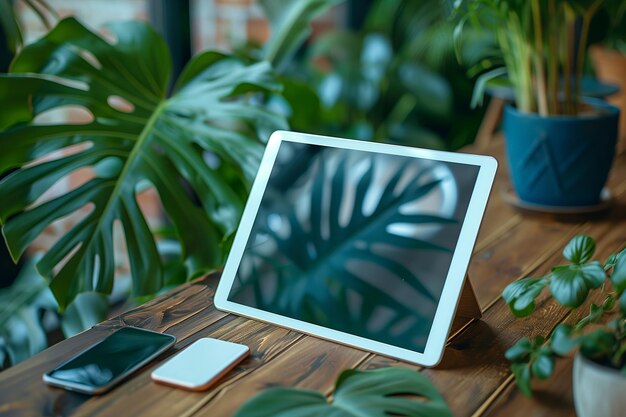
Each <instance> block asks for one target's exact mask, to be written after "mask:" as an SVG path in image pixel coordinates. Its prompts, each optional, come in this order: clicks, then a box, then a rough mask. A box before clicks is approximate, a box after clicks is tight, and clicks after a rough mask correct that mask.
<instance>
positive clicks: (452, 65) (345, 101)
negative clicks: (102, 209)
mask: <svg viewBox="0 0 626 417" xmlns="http://www.w3.org/2000/svg"><path fill="white" fill-rule="evenodd" d="M213 3H215V5H216V6H215V7H217V6H218V5H219V4H227V3H228V1H226V0H220V1H217V0H216V1H215V2H201V1H196V2H194V1H191V2H190V1H188V0H186V1H176V2H174V1H168V0H161V1H151V2H146V1H144V0H132V1H130V2H127V3H126V4H127V5H128V4H132V6H133V7H135V8H136V9H138V10H144V11H145V16H141V15H140V16H138V17H139V18H143V19H146V20H149V21H150V22H151V24H152V25H153V26H155V28H156V29H157V31H158V32H160V34H161V35H162V36H163V37H164V39H165V41H166V43H167V44H168V47H169V50H170V51H173V52H175V54H174V56H173V58H174V59H173V62H174V68H173V72H174V74H173V75H174V79H175V78H176V76H177V75H178V74H179V73H180V72H181V70H182V68H183V66H184V65H185V64H186V60H188V59H189V57H190V56H191V51H192V49H194V45H195V47H196V49H197V44H198V42H197V41H196V40H194V39H195V38H196V37H197V36H198V33H199V32H202V33H204V32H205V31H206V26H209V25H211V24H215V25H217V26H219V25H220V23H219V22H217V23H216V22H204V23H203V22H202V21H200V23H198V22H197V21H196V22H195V23H193V22H190V16H194V13H190V7H191V8H193V7H196V8H198V7H204V8H207V7H209V6H207V4H213ZM303 3H306V4H308V5H309V8H308V9H303V10H301V11H300V13H299V15H298V16H299V19H300V20H298V21H296V22H295V24H294V25H292V27H295V28H299V30H297V31H296V32H297V33H286V34H285V33H282V34H281V33H278V32H279V31H277V30H276V28H281V27H284V26H285V22H284V21H281V14H280V7H278V6H276V5H279V6H280V4H281V2H280V1H279V2H275V1H271V0H266V1H264V0H259V2H258V4H257V3H254V2H252V1H251V5H250V7H251V10H252V12H250V15H251V16H253V17H254V18H255V19H257V20H258V19H260V20H261V21H262V22H263V24H267V25H269V28H270V29H269V30H266V29H264V28H265V26H260V29H258V28H257V27H256V26H255V25H251V21H248V22H247V23H246V24H247V26H246V27H245V28H244V27H241V32H242V33H244V34H245V36H244V35H241V34H240V33H239V32H238V29H237V28H238V27H237V26H233V28H234V29H233V30H232V31H231V32H229V33H230V36H225V38H226V41H227V43H228V45H227V46H226V47H225V46H224V42H226V41H225V40H224V39H221V38H219V36H218V37H214V38H211V39H214V40H215V42H216V46H218V47H219V48H220V49H221V50H224V48H226V49H228V51H227V53H229V54H232V56H233V57H235V58H237V59H238V60H240V61H241V62H247V63H249V64H250V65H251V64H253V63H255V62H258V61H262V60H265V59H269V60H270V61H271V63H272V65H273V70H274V73H275V76H276V77H277V80H278V82H279V83H280V84H281V85H282V92H281V93H280V94H276V93H271V94H267V95H266V96H265V97H264V98H263V100H265V102H264V103H262V104H263V106H264V107H266V108H267V109H268V110H270V111H274V112H276V113H277V114H282V115H284V117H285V118H286V119H287V120H288V122H289V125H290V128H291V129H292V130H295V131H302V132H310V133H317V134H323V135H332V136H340V137H347V138H354V139H360V140H371V141H380V142H389V143H397V144H402V145H409V146H418V147H425V148H436V149H445V150H457V149H459V148H461V147H462V146H464V145H467V144H469V143H471V142H472V141H473V139H474V137H475V135H476V132H477V130H478V126H479V124H480V121H481V118H482V110H480V109H478V110H472V109H470V100H471V96H472V89H473V84H474V78H473V76H471V75H473V74H471V75H469V76H468V69H469V68H471V67H473V66H475V65H476V63H478V62H479V61H480V59H481V57H483V56H485V55H488V51H489V48H492V45H493V43H492V42H491V40H490V39H489V37H488V35H484V34H478V33H473V32H469V31H468V33H466V35H465V36H466V37H471V39H470V42H468V44H471V45H472V47H471V48H464V52H463V53H464V56H463V57H461V58H462V60H461V61H459V60H457V57H456V56H455V51H454V42H453V28H454V25H453V23H451V22H450V21H449V20H448V14H449V12H450V10H451V4H450V3H451V1H449V0H441V1H422V0H373V1H372V0H368V1H358V0H352V1H341V0H336V1H334V0H326V1H323V0H319V1H316V0H311V1H307V2H303ZM72 4H74V5H75V4H76V3H75V2H74V3H72V2H68V1H65V0H58V1H49V2H46V1H43V0H31V1H13V0H0V16H1V18H0V25H1V29H2V30H0V70H1V71H2V72H6V71H8V68H9V63H10V62H11V60H12V59H13V57H14V56H15V55H16V54H17V53H19V52H20V50H22V48H23V47H24V45H25V44H29V43H30V42H32V41H34V40H35V39H36V38H37V36H38V35H42V34H45V33H46V32H47V31H48V30H50V29H51V28H52V27H53V26H54V25H55V23H56V22H57V21H58V20H59V15H61V16H63V17H64V16H68V15H73V14H74V12H73V11H72V9H71V5H72ZM81 4H82V5H81V7H83V9H84V10H89V8H90V7H91V8H92V9H93V11H94V14H99V16H98V19H102V18H103V17H102V13H101V11H102V10H105V9H109V10H110V13H111V14H112V16H111V19H115V18H116V13H115V11H116V5H121V3H119V2H116V1H112V2H111V1H103V0H89V1H86V2H81ZM328 5H334V7H333V8H331V9H330V10H329V11H326V12H325V13H324V14H323V15H322V16H321V17H320V16H318V15H319V13H318V12H320V11H323V10H325V8H326V7H327V6H328ZM142 8H143V9H142ZM202 10H204V9H202ZM260 11H262V13H261V12H260ZM57 13H58V14H57ZM76 14H80V13H78V12H76ZM140 14H141V13H140ZM195 18H196V19H197V17H195ZM79 19H80V16H79ZM84 20H85V21H84V23H85V24H86V25H87V26H88V27H94V26H95V27H97V26H98V25H99V24H100V21H90V18H89V17H85V18H84ZM311 20H315V21H316V22H318V24H317V26H316V25H315V24H314V25H313V30H312V33H313V36H310V37H309V36H307V37H306V38H305V37H304V36H305V35H308V34H309V31H303V30H301V29H302V28H304V27H308V23H309V22H310V21H311ZM268 21H269V23H267V22H268ZM320 22H321V24H320ZM329 22H330V23H329ZM253 23H254V22H253ZM255 24H256V23H255ZM36 25H38V27H39V29H38V30H39V32H38V35H33V33H32V31H30V29H29V28H30V27H31V26H36ZM287 26H288V25H287ZM244 29H245V30H244ZM256 29H258V30H257V31H258V32H260V33H261V34H260V35H259V36H256V35H255V33H256V32H257V31H255V30H256ZM203 31H204V32H203ZM266 32H268V33H266ZM302 34H304V35H302ZM280 36H282V37H283V40H282V41H281V40H280V39H279V40H278V41H277V40H276V39H275V38H276V37H280ZM301 37H302V39H300V38H301ZM294 40H295V41H294ZM212 46H213V45H211V47H212ZM272 47H275V48H276V49H275V50H271V48H272ZM268 48H269V49H270V50H268ZM281 48H287V49H281ZM268 57H270V58H268ZM459 62H463V64H462V65H461V64H459ZM70 118H71V115H70ZM0 133H1V132H0ZM4 168H5V167H0V179H2V178H3V177H6V176H7V175H9V174H10V172H11V171H12V170H13V169H11V170H8V169H4ZM244 168H245V169H256V168H255V167H244ZM245 192H246V191H245V190H244V189H242V191H241V193H245ZM188 193H189V195H190V197H194V195H195V193H194V190H193V187H191V189H190V190H188ZM243 197H245V195H244V196H243ZM154 204H158V200H156V201H155V202H154ZM197 204H201V202H199V201H197ZM143 208H144V207H143V206H142V209H143ZM157 212H159V211H158V210H157ZM161 213H162V214H161V217H162V219H161V220H160V221H157V223H159V226H158V227H154V226H153V225H152V224H151V229H152V234H153V236H154V240H155V241H157V247H158V251H159V254H160V256H161V261H162V263H163V268H164V271H165V272H164V273H165V279H164V280H163V282H162V283H161V284H159V285H161V286H162V288H161V290H160V291H158V292H157V293H156V294H159V293H163V292H164V291H167V290H169V289H171V288H173V287H174V286H176V285H179V284H181V283H183V282H186V281H187V280H188V279H189V278H190V277H192V276H194V275H197V273H199V272H201V271H191V272H192V273H190V271H188V270H186V269H185V268H184V267H183V266H182V265H183V264H184V261H185V259H184V254H183V253H182V252H183V251H181V247H180V244H179V242H178V241H177V240H176V234H175V233H174V232H173V231H172V227H171V223H168V221H167V219H166V216H165V214H164V213H163V212H162V211H161ZM71 232H72V231H71V230H69V229H67V230H65V231H63V230H61V231H60V232H59V231H57V235H55V236H54V237H53V240H57V239H59V238H60V237H61V236H59V235H58V233H61V234H62V233H66V234H69V233H71ZM228 238H229V236H226V237H225V239H228ZM35 246H38V245H35ZM39 246H44V247H43V248H42V247H36V248H31V249H30V250H29V251H28V252H27V253H28V256H27V257H26V258H24V259H25V261H22V262H21V263H20V264H19V265H17V266H16V265H15V264H14V262H13V261H12V260H11V258H10V257H9V256H8V253H7V251H6V250H5V248H4V245H3V244H2V245H0V267H1V269H0V271H1V273H0V274H1V275H0V369H1V368H2V367H6V366H9V365H10V364H14V363H17V362H19V361H21V360H23V359H26V358H27V357H29V356H30V355H32V354H35V353H37V352H38V351H40V350H42V349H44V348H45V347H47V346H48V345H49V344H51V343H54V342H56V341H58V340H60V339H62V338H63V337H69V336H71V335H73V334H76V333H77V332H79V331H81V330H83V329H85V328H88V327H90V326H92V325H94V324H96V323H98V322H99V321H101V320H103V319H105V318H106V317H108V316H110V315H112V314H116V313H119V312H120V311H123V310H125V309H127V308H129V307H130V306H132V305H134V304H137V303H141V302H145V301H147V300H148V299H150V298H152V297H154V296H155V295H156V294H148V295H145V294H137V293H133V292H132V290H131V288H132V285H131V281H133V277H131V276H129V275H130V274H129V270H128V268H126V270H123V271H122V272H117V273H116V280H115V286H114V291H113V294H110V295H109V294H106V295H105V294H99V293H96V292H86V293H83V294H79V295H78V297H77V298H76V299H75V300H74V302H73V303H71V304H70V305H69V307H68V308H67V309H66V310H64V311H63V312H62V313H59V309H58V302H57V300H56V299H55V296H54V295H53V294H52V293H51V292H50V288H49V280H47V279H46V278H42V277H40V276H39V274H38V272H37V270H36V268H35V266H34V264H35V260H36V259H38V256H39V255H35V253H36V252H37V251H38V250H43V251H44V252H45V250H47V249H49V246H48V247H45V245H39ZM122 252H123V250H122ZM122 269H123V268H122ZM48 278H49V277H48Z"/></svg>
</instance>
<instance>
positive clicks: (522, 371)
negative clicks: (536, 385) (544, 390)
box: [511, 363, 532, 397]
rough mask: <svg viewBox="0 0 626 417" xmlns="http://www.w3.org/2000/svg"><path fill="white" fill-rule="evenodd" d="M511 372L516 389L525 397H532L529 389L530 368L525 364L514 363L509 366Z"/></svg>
mask: <svg viewBox="0 0 626 417" xmlns="http://www.w3.org/2000/svg"><path fill="white" fill-rule="evenodd" d="M511 371H512V372H513V376H514V377H515V382H516V383H517V387H518V388H519V390H520V391H521V392H522V394H524V395H525V396H526V397H530V396H531V395H532V389H531V388H530V366H529V365H528V364H525V363H514V364H512V365H511Z"/></svg>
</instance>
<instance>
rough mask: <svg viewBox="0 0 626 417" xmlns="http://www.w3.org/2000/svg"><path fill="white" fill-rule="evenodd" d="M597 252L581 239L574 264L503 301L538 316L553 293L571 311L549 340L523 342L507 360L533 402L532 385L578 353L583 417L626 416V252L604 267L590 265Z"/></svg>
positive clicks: (568, 252)
mask: <svg viewBox="0 0 626 417" xmlns="http://www.w3.org/2000/svg"><path fill="white" fill-rule="evenodd" d="M594 251H595V242H594V240H593V239H592V238H591V237H589V236H584V235H581V236H576V237H574V238H573V239H572V240H571V241H570V242H569V243H568V245H567V246H566V247H565V249H564V250H563V256H564V257H565V258H566V259H567V260H568V261H570V263H569V264H566V265H560V266H556V267H554V268H552V270H551V271H550V273H549V274H548V275H546V276H543V277H540V278H524V279H521V280H519V281H516V282H514V283H512V284H510V285H509V286H508V287H507V288H506V289H505V290H504V292H503V293H502V297H503V298H504V300H505V301H506V302H507V304H508V305H509V307H510V309H511V311H512V312H513V314H515V315H516V316H518V317H524V316H528V315H529V314H531V313H532V312H533V311H534V310H535V300H536V299H537V298H538V297H539V295H540V294H541V293H542V292H543V290H544V289H545V288H547V287H549V294H548V296H549V297H554V299H556V301H557V303H558V304H559V305H561V306H562V307H563V308H567V309H569V310H570V314H569V316H568V320H566V322H565V323H562V324H559V325H558V326H557V327H556V328H555V329H554V330H553V331H552V333H551V334H550V336H549V337H548V338H543V337H540V336H538V337H535V338H534V339H529V338H523V339H521V340H519V341H518V342H517V343H516V344H515V345H514V346H513V347H511V348H510V349H509V350H508V351H507V352H506V354H505V355H506V357H507V358H508V359H509V360H511V361H513V364H512V365H511V370H512V371H513V374H514V375H515V378H516V381H517V384H518V386H519V388H520V389H521V391H522V392H523V393H524V394H525V395H528V396H530V395H531V379H532V378H533V377H535V378H539V379H545V378H548V377H549V376H550V375H551V374H552V372H553V370H554V364H555V359H557V358H560V357H563V356H565V355H567V354H569V353H570V352H572V351H575V350H576V351H577V353H576V358H575V360H574V372H573V378H574V381H573V383H574V403H575V406H576V412H577V414H578V416H579V417H587V416H621V415H623V410H624V409H626V397H624V395H623V394H624V392H626V249H622V250H621V252H619V253H617V254H614V255H611V256H610V257H609V258H608V259H607V260H606V261H605V262H604V263H601V262H598V261H590V260H591V257H592V256H593V253H594ZM587 309H588V311H589V313H588V314H586V315H585V313H584V310H587ZM581 316H582V318H581Z"/></svg>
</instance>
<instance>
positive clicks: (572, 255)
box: [563, 235, 596, 265]
mask: <svg viewBox="0 0 626 417" xmlns="http://www.w3.org/2000/svg"><path fill="white" fill-rule="evenodd" d="M595 251H596V242H595V240H593V238H591V237H589V236H586V235H578V236H575V237H574V238H573V239H572V240H570V242H569V243H568V244H567V246H565V249H563V256H564V257H565V259H567V260H569V261H570V262H572V263H574V264H577V265H580V264H584V263H586V262H587V261H588V260H589V259H591V257H592V256H593V253H594V252H595Z"/></svg>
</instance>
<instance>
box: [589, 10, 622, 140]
mask: <svg viewBox="0 0 626 417" xmlns="http://www.w3.org/2000/svg"><path fill="white" fill-rule="evenodd" d="M592 29H593V30H594V31H595V32H597V36H598V38H597V42H596V43H594V44H593V45H591V47H590V48H589V53H590V56H591V59H592V61H593V66H594V69H595V71H596V76H597V77H598V78H599V79H600V80H601V81H603V82H606V83H612V84H615V85H617V86H618V87H619V89H620V92H619V93H618V94H615V95H613V96H611V97H610V98H609V99H608V101H609V102H610V103H612V104H614V105H616V106H618V107H619V108H620V111H621V116H620V138H624V137H626V2H624V1H623V0H606V1H605V2H604V7H602V8H601V9H600V10H599V11H598V13H597V15H596V17H595V18H594V21H593V23H592ZM594 40H595V39H594Z"/></svg>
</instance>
